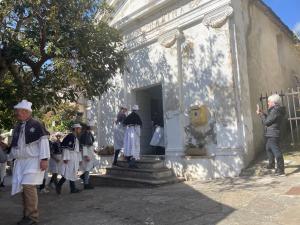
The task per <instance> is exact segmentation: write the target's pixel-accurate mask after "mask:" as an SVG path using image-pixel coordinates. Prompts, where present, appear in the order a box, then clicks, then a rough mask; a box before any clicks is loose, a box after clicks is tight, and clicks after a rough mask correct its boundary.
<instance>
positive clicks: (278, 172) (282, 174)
mask: <svg viewBox="0 0 300 225" xmlns="http://www.w3.org/2000/svg"><path fill="white" fill-rule="evenodd" d="M275 176H279V177H283V176H285V172H284V171H282V170H276V171H275Z"/></svg>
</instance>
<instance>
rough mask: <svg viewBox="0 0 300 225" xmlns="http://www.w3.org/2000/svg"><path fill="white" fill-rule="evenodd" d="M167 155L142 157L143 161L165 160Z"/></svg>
mask: <svg viewBox="0 0 300 225" xmlns="http://www.w3.org/2000/svg"><path fill="white" fill-rule="evenodd" d="M165 158H166V156H165V155H142V156H141V159H142V160H165Z"/></svg>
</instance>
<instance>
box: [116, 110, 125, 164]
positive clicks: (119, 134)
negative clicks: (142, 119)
mask: <svg viewBox="0 0 300 225" xmlns="http://www.w3.org/2000/svg"><path fill="white" fill-rule="evenodd" d="M126 114H127V108H126V107H123V106H121V107H120V111H119V113H118V115H117V119H116V121H115V128H114V150H115V155H114V161H113V166H117V162H118V157H119V154H120V151H121V150H122V149H123V148H124V135H125V126H124V120H125V119H126Z"/></svg>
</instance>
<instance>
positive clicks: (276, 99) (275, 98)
mask: <svg viewBox="0 0 300 225" xmlns="http://www.w3.org/2000/svg"><path fill="white" fill-rule="evenodd" d="M268 101H270V102H273V103H274V104H275V105H280V104H281V97H280V96H279V95H278V94H273V95H271V96H269V97H268Z"/></svg>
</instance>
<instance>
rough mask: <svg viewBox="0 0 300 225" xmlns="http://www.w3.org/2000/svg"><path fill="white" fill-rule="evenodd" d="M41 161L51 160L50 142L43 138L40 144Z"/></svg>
mask: <svg viewBox="0 0 300 225" xmlns="http://www.w3.org/2000/svg"><path fill="white" fill-rule="evenodd" d="M39 150H40V154H39V159H49V158H50V146H49V140H48V138H46V137H42V138H41V140H40V142H39Z"/></svg>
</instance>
